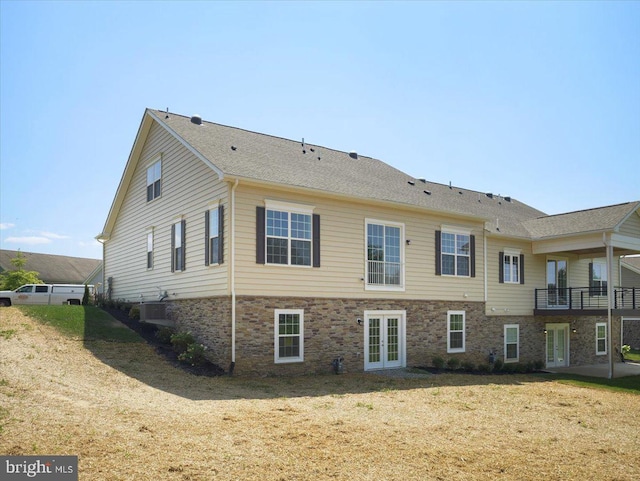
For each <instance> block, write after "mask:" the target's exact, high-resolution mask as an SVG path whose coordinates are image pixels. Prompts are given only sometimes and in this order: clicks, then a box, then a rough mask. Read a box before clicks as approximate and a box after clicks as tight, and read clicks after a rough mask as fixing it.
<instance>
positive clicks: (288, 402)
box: [0, 308, 640, 481]
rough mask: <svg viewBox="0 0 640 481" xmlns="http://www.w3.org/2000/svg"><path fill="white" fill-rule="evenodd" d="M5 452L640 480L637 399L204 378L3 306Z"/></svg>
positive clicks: (284, 472) (211, 471)
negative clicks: (71, 335) (79, 337)
mask: <svg viewBox="0 0 640 481" xmlns="http://www.w3.org/2000/svg"><path fill="white" fill-rule="evenodd" d="M0 330H3V331H8V330H14V331H15V332H14V333H13V334H12V335H11V336H6V337H0V453H2V454H14V455H18V454H25V455H26V454H73V455H78V456H79V466H80V479H83V480H84V479H87V480H88V479H91V480H183V481H187V480H232V479H233V480H237V479H243V480H244V479H255V480H292V479H296V480H305V479H310V480H311V479H313V480H322V479H350V480H373V479H375V480H382V479H384V480H418V479H419V480H423V479H443V480H444V479H446V480H458V479H459V480H462V479H464V480H468V479H482V480H486V479H492V478H497V479H514V480H516V479H517V480H526V479H606V480H614V479H615V480H636V479H640V463H638V459H639V454H638V453H640V408H638V402H639V399H638V396H635V395H631V394H625V393H611V392H606V391H599V390H591V389H583V388H576V387H571V386H566V385H561V384H557V383H553V382H547V381H542V380H540V378H538V377H536V376H497V377H493V376H466V375H439V376H432V377H428V378H426V379H395V378H394V379H391V378H386V377H379V376H373V375H367V374H346V375H341V376H335V375H327V376H314V377H303V378H265V379H249V378H229V377H227V376H223V377H202V376H194V375H191V374H188V373H185V372H184V371H182V370H180V369H178V368H176V367H174V366H172V365H171V364H170V363H168V362H167V361H165V360H164V359H162V358H161V357H159V356H158V355H157V354H156V353H155V352H154V350H153V348H151V347H149V346H148V345H147V344H145V343H114V342H109V343H106V342H100V341H93V342H84V343H83V342H82V341H74V340H70V339H67V338H65V337H63V336H61V335H59V334H57V333H56V332H55V331H54V330H53V329H51V328H49V327H47V326H42V325H40V324H38V323H36V322H34V321H32V320H31V319H28V318H26V317H24V316H22V314H20V312H19V311H18V310H16V309H14V308H7V309H0Z"/></svg>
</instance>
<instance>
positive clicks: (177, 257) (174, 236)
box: [171, 219, 186, 272]
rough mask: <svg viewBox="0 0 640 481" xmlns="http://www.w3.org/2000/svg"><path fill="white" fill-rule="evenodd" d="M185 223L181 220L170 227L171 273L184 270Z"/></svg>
mask: <svg viewBox="0 0 640 481" xmlns="http://www.w3.org/2000/svg"><path fill="white" fill-rule="evenodd" d="M185 244H186V221H185V220H184V219H182V220H181V221H179V222H176V223H175V224H173V225H172V226H171V272H175V271H184V270H185V268H186V265H185V264H186V251H185V247H186V246H185Z"/></svg>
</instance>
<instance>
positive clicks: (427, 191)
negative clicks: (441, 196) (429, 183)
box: [423, 190, 431, 195]
mask: <svg viewBox="0 0 640 481" xmlns="http://www.w3.org/2000/svg"><path fill="white" fill-rule="evenodd" d="M423 192H424V193H425V194H427V195H431V191H430V190H425V191H423Z"/></svg>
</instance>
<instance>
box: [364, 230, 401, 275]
mask: <svg viewBox="0 0 640 481" xmlns="http://www.w3.org/2000/svg"><path fill="white" fill-rule="evenodd" d="M366 226H367V276H366V279H367V287H372V286H380V287H402V285H403V277H404V276H403V269H402V266H403V264H404V262H403V239H402V238H403V235H404V234H403V230H404V226H403V225H402V224H395V223H390V222H382V221H375V220H367V221H366Z"/></svg>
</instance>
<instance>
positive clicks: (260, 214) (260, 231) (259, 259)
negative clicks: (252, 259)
mask: <svg viewBox="0 0 640 481" xmlns="http://www.w3.org/2000/svg"><path fill="white" fill-rule="evenodd" d="M264 246H265V208H264V207H260V206H258V207H256V264H264V260H265V255H264V254H265V247H264Z"/></svg>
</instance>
